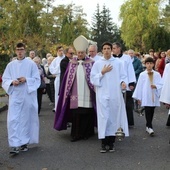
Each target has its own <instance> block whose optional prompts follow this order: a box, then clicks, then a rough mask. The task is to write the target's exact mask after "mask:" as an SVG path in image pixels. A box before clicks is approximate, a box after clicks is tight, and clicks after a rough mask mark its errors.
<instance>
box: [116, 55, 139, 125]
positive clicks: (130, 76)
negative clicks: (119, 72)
mask: <svg viewBox="0 0 170 170" xmlns="http://www.w3.org/2000/svg"><path fill="white" fill-rule="evenodd" d="M114 56H115V55H114ZM119 59H120V61H121V62H122V63H123V66H124V69H125V73H126V74H127V91H126V112H127V118H128V125H129V126H133V125H134V117H133V107H134V104H133V103H134V101H133V98H132V93H133V91H131V90H130V89H129V86H130V85H131V86H135V82H136V76H135V71H134V67H133V64H132V59H131V57H130V56H129V55H126V54H121V55H119Z"/></svg>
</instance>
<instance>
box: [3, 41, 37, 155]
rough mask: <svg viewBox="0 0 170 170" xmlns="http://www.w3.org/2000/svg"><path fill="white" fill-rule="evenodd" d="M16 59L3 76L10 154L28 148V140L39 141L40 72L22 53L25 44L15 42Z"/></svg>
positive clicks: (30, 141) (30, 142)
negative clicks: (7, 98) (38, 94)
mask: <svg viewBox="0 0 170 170" xmlns="http://www.w3.org/2000/svg"><path fill="white" fill-rule="evenodd" d="M16 54H17V59H16V60H13V61H11V62H10V63H9V64H8V65H7V67H6V68H5V71H4V73H3V77H2V87H3V88H4V90H5V91H6V93H7V94H8V95H9V109H8V115H7V129H8V142H9V146H10V147H12V151H11V152H10V153H12V154H18V153H19V151H27V150H28V148H27V144H32V143H38V142H39V119H38V102H37V89H38V87H39V86H40V75H39V71H38V68H37V66H36V64H35V63H34V62H33V61H32V60H30V59H28V58H26V57H25V45H24V44H23V43H18V44H17V45H16Z"/></svg>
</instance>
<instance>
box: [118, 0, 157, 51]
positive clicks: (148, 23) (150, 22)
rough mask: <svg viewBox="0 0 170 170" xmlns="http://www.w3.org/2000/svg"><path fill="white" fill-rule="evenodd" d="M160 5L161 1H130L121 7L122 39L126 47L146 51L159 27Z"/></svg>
mask: <svg viewBox="0 0 170 170" xmlns="http://www.w3.org/2000/svg"><path fill="white" fill-rule="evenodd" d="M159 4H160V0H140V1H139V0H128V1H127V2H125V3H124V4H123V5H122V6H121V9H120V19H122V20H123V22H122V25H121V37H122V39H123V41H124V42H125V45H126V47H128V48H133V49H136V50H139V51H146V48H147V47H146V44H145V42H146V41H148V38H149V36H150V34H152V32H153V30H155V29H156V28H157V27H158V26H159ZM150 45H151V46H150V47H149V48H152V44H150Z"/></svg>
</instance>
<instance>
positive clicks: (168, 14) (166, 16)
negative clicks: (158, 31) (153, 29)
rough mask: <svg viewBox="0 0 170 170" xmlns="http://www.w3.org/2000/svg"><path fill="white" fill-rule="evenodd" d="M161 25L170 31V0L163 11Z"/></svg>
mask: <svg viewBox="0 0 170 170" xmlns="http://www.w3.org/2000/svg"><path fill="white" fill-rule="evenodd" d="M161 26H162V27H164V28H165V30H166V31H167V32H170V1H169V4H168V5H166V6H165V8H164V9H163V11H162V17H161Z"/></svg>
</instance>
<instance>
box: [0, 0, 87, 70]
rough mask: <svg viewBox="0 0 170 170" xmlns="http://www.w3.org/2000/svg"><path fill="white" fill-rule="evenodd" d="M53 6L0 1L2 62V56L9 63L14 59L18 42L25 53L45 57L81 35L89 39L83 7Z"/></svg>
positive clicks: (41, 1) (43, 1) (43, 0)
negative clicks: (33, 52)
mask: <svg viewBox="0 0 170 170" xmlns="http://www.w3.org/2000/svg"><path fill="white" fill-rule="evenodd" d="M52 4H53V1H52V0H48V1H47V0H29V1H25V0H15V1H14V0H8V1H6V0H0V42H1V43H0V59H2V61H3V56H4V55H7V56H8V60H9V58H11V57H13V56H14V55H15V51H14V47H15V44H16V43H17V42H24V43H25V44H26V47H27V51H29V50H35V51H36V53H37V54H38V55H39V56H40V57H45V55H46V53H47V52H51V53H52V54H53V55H55V53H56V51H55V50H54V49H55V47H56V45H57V44H65V45H70V44H72V42H73V40H74V39H75V38H76V37H77V36H78V35H80V34H83V35H84V36H86V37H89V31H88V29H87V25H88V24H87V20H86V19H85V16H86V15H85V14H84V13H83V9H82V7H76V6H75V5H74V4H70V5H67V6H66V5H59V6H58V7H54V6H53V5H52ZM1 64H2V63H1ZM4 65H6V64H4ZM1 68H4V67H1Z"/></svg>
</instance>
